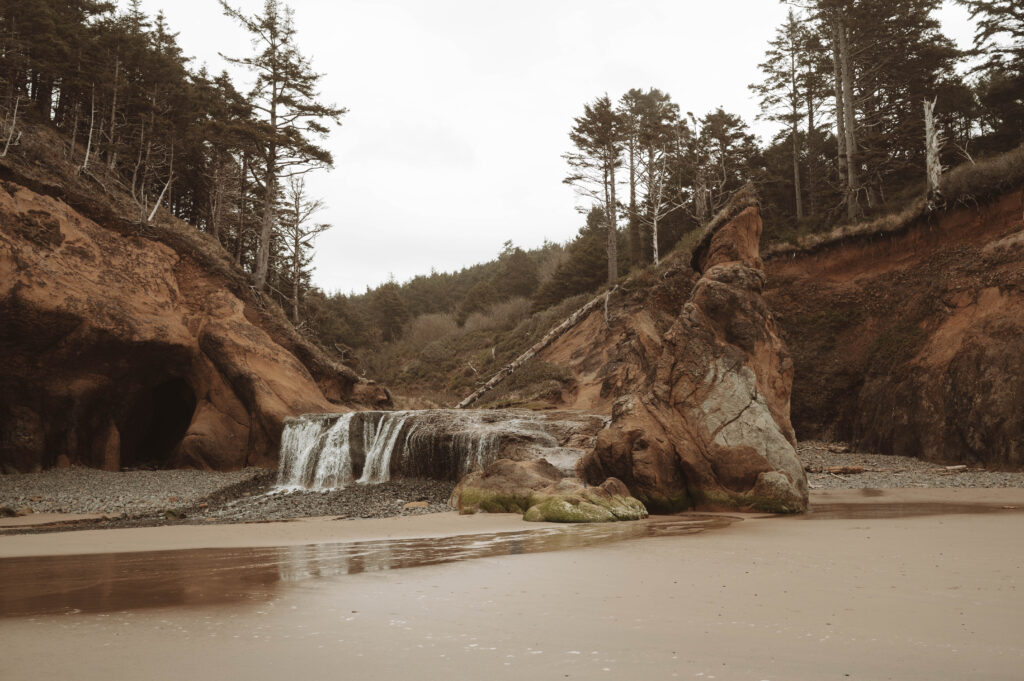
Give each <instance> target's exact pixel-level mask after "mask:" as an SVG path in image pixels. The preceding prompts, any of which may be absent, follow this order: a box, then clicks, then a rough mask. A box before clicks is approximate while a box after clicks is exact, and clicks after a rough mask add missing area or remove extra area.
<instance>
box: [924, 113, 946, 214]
mask: <svg viewBox="0 0 1024 681" xmlns="http://www.w3.org/2000/svg"><path fill="white" fill-rule="evenodd" d="M937 101H938V99H937V98H936V99H933V100H932V101H930V102H929V101H928V100H927V99H926V100H925V101H924V144H925V167H926V169H927V173H928V198H927V201H928V209H929V210H935V208H937V207H938V205H939V203H940V202H941V200H942V194H941V191H940V188H939V182H940V181H941V179H942V161H941V160H940V159H939V152H940V151H941V150H942V136H941V135H940V134H939V130H938V128H937V127H936V126H935V103H936V102H937Z"/></svg>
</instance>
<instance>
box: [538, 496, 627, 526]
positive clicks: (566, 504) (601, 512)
mask: <svg viewBox="0 0 1024 681" xmlns="http://www.w3.org/2000/svg"><path fill="white" fill-rule="evenodd" d="M574 501H575V500H574ZM523 520H529V521H532V522H537V521H542V520H543V521H547V522H549V523H607V522H611V521H614V520H616V518H615V516H614V515H613V514H612V512H611V511H609V510H608V509H607V508H603V507H601V506H598V505H597V504H592V503H590V502H587V501H582V500H580V501H578V503H572V502H571V501H570V500H569V499H566V498H564V497H558V496H551V497H548V498H546V499H544V500H543V501H541V502H540V503H539V504H537V505H535V506H533V507H531V508H530V509H529V511H527V513H526V515H524V516H523Z"/></svg>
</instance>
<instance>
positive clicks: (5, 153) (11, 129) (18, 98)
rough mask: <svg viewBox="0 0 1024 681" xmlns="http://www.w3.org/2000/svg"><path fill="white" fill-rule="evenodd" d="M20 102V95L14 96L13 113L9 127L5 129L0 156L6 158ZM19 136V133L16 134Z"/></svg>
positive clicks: (16, 122)
mask: <svg viewBox="0 0 1024 681" xmlns="http://www.w3.org/2000/svg"><path fill="white" fill-rule="evenodd" d="M19 104H21V95H18V96H17V97H15V98H14V114H13V115H12V116H11V128H10V130H8V131H7V142H6V143H5V144H4V153H2V154H0V158H6V157H7V152H9V151H10V150H11V140H12V139H14V129H15V128H16V127H17V126H18V105H19ZM18 138H19V139H20V138H21V135H18Z"/></svg>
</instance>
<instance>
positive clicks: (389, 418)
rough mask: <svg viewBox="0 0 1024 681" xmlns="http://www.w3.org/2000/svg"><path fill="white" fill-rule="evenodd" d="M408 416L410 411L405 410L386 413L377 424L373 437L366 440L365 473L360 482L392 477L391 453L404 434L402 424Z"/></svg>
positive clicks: (373, 481) (378, 480)
mask: <svg viewBox="0 0 1024 681" xmlns="http://www.w3.org/2000/svg"><path fill="white" fill-rule="evenodd" d="M408 418H409V413H408V412H403V411H395V412H389V413H387V414H384V417H383V418H381V420H380V422H379V423H378V424H377V432H376V433H374V435H373V439H372V440H364V443H365V445H366V463H364V464H363V475H362V476H361V477H360V478H359V482H362V483H367V482H371V483H377V482H387V481H388V480H390V479H391V454H392V453H393V452H394V451H395V443H396V442H397V441H398V436H399V435H401V434H402V426H404V425H405V421H406V419H408ZM406 440H408V438H406ZM371 443H372V444H371Z"/></svg>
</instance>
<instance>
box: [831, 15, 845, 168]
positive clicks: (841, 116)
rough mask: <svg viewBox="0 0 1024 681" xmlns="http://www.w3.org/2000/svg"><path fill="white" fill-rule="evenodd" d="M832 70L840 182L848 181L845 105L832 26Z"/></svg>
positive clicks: (835, 35) (837, 50)
mask: <svg viewBox="0 0 1024 681" xmlns="http://www.w3.org/2000/svg"><path fill="white" fill-rule="evenodd" d="M832 72H833V76H834V80H833V81H832V84H833V86H834V88H835V98H836V146H837V147H838V156H837V162H838V164H839V165H838V167H839V180H840V182H842V184H844V185H846V184H848V183H849V180H847V173H846V168H847V165H848V163H847V161H848V159H847V157H846V113H845V112H846V105H845V104H844V103H843V74H842V69H841V68H840V66H839V32H838V31H837V30H836V28H835V24H833V26H832Z"/></svg>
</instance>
